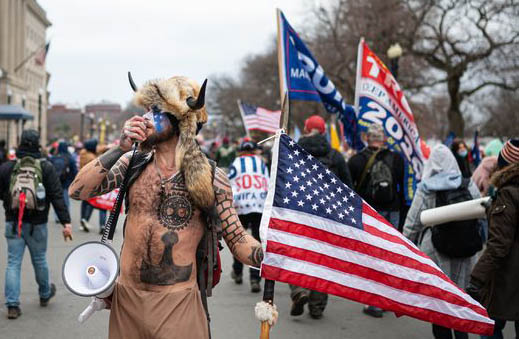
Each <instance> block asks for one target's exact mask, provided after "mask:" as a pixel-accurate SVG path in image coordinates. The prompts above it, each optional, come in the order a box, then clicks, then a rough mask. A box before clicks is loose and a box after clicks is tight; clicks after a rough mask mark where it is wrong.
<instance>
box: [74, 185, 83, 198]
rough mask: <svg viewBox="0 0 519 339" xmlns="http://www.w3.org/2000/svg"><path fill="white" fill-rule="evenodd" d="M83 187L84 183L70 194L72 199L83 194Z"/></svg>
mask: <svg viewBox="0 0 519 339" xmlns="http://www.w3.org/2000/svg"><path fill="white" fill-rule="evenodd" d="M83 188H85V185H82V186H81V187H79V188H78V189H77V190H75V191H74V192H72V194H71V195H70V197H71V198H72V199H79V197H80V196H81V191H83Z"/></svg>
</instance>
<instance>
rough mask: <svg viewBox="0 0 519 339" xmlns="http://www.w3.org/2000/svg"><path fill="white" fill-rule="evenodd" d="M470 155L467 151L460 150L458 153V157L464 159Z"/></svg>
mask: <svg viewBox="0 0 519 339" xmlns="http://www.w3.org/2000/svg"><path fill="white" fill-rule="evenodd" d="M467 154H468V151H467V150H466V149H463V150H459V151H458V155H459V156H460V157H462V158H465V157H466V156H467Z"/></svg>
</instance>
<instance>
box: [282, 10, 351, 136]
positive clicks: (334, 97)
mask: <svg viewBox="0 0 519 339" xmlns="http://www.w3.org/2000/svg"><path fill="white" fill-rule="evenodd" d="M277 16H278V27H279V29H278V33H279V34H278V50H279V51H280V53H279V56H280V60H279V67H280V68H279V69H280V78H281V91H282V93H288V98H289V99H290V100H307V101H319V102H322V104H323V105H324V107H325V108H326V110H327V111H328V113H332V114H335V113H339V115H340V118H341V120H342V121H343V123H344V127H345V136H346V140H347V141H348V143H350V145H353V144H355V143H357V144H358V143H359V142H360V139H358V140H356V139H355V138H357V136H358V133H357V132H356V126H357V121H356V117H355V112H354V111H353V110H351V109H348V105H346V102H345V101H344V99H343V98H342V95H341V93H339V91H338V90H337V88H335V85H334V84H333V82H332V81H331V80H330V79H328V77H327V76H326V74H324V70H323V68H322V67H321V65H319V63H318V62H317V60H316V59H315V58H314V57H313V55H312V53H310V50H309V49H308V48H307V47H306V45H305V44H304V42H303V41H302V40H301V38H299V35H298V34H297V33H296V31H295V30H294V29H293V28H292V27H291V26H290V24H289V23H288V21H287V19H286V18H285V15H284V14H283V12H281V11H280V10H278V12H277Z"/></svg>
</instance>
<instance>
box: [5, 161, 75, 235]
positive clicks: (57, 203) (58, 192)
mask: <svg viewBox="0 0 519 339" xmlns="http://www.w3.org/2000/svg"><path fill="white" fill-rule="evenodd" d="M19 154H20V153H19ZM40 160H41V170H42V176H43V180H42V183H43V187H45V195H46V201H45V209H44V210H43V211H26V212H25V213H24V215H23V221H24V222H28V223H31V224H35V225H37V224H45V223H47V219H48V215H49V207H50V204H51V203H52V207H54V210H55V211H56V213H57V215H58V218H59V220H60V222H61V223H62V224H68V223H70V215H69V212H68V209H67V207H66V205H65V200H64V199H63V189H62V188H61V183H60V180H59V177H58V175H57V173H56V170H55V169H54V166H53V165H52V164H51V163H50V162H49V161H46V160H44V159H40ZM15 164H16V161H8V162H5V163H3V164H2V165H1V166H0V199H2V200H3V201H4V210H5V220H6V221H11V222H14V221H17V220H18V211H13V210H11V197H10V196H9V182H10V179H11V174H12V172H13V168H14V165H15Z"/></svg>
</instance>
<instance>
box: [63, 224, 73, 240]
mask: <svg viewBox="0 0 519 339" xmlns="http://www.w3.org/2000/svg"><path fill="white" fill-rule="evenodd" d="M64 226H65V227H64V228H63V238H64V239H65V241H67V239H68V240H70V241H72V225H70V224H65V225H64Z"/></svg>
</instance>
